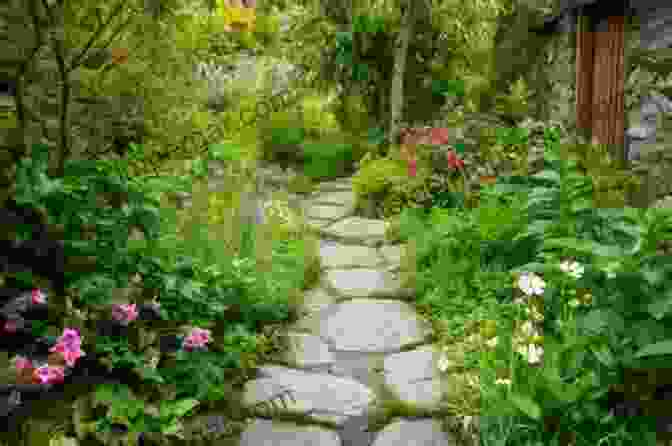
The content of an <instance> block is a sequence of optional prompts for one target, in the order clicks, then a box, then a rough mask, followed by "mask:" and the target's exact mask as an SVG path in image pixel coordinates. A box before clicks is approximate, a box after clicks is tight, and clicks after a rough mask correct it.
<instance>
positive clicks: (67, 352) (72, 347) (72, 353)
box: [49, 328, 86, 367]
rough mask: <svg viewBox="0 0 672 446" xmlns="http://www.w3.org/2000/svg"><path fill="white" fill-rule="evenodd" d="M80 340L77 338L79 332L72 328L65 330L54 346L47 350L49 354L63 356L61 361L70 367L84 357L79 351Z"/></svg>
mask: <svg viewBox="0 0 672 446" xmlns="http://www.w3.org/2000/svg"><path fill="white" fill-rule="evenodd" d="M81 346H82V339H81V338H80V337H79V332H78V331H77V330H75V329H73V328H66V329H64V330H63V334H62V335H61V337H60V338H58V341H57V343H56V345H54V346H53V347H52V348H50V349H49V351H50V352H58V353H60V354H61V355H62V356H63V359H64V360H65V362H66V363H67V364H68V366H70V367H72V366H74V365H75V362H76V361H77V360H78V359H79V358H81V357H82V356H86V355H85V354H84V352H83V351H82V350H81Z"/></svg>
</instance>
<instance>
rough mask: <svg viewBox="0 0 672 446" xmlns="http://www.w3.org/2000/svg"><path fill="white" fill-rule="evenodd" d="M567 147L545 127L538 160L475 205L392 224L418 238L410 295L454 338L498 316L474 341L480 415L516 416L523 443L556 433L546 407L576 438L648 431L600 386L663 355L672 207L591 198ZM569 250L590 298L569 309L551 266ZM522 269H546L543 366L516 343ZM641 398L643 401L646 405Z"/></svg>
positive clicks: (652, 365) (564, 282)
mask: <svg viewBox="0 0 672 446" xmlns="http://www.w3.org/2000/svg"><path fill="white" fill-rule="evenodd" d="M563 153H564V149H561V148H560V146H559V143H558V135H557V133H555V132H553V131H551V130H549V131H547V132H546V152H545V159H544V162H545V169H544V170H543V171H542V172H540V173H538V174H536V175H534V176H532V177H522V176H512V177H508V178H506V179H504V178H502V179H499V180H498V182H497V183H496V184H495V185H493V186H488V187H486V188H485V190H484V191H483V195H482V200H481V203H480V205H479V207H478V208H476V209H471V210H466V209H447V210H434V212H433V213H432V215H431V216H430V218H429V219H426V217H424V216H422V214H417V215H416V216H412V214H411V213H410V212H411V211H406V212H405V213H404V214H402V215H404V219H402V222H403V224H402V227H401V228H399V233H400V236H401V238H408V239H409V240H412V241H413V244H414V246H415V251H414V260H415V269H416V275H417V278H416V279H417V280H416V281H415V283H416V287H417V292H418V302H419V304H420V305H421V307H422V308H425V313H426V314H428V315H430V317H431V319H432V320H435V321H436V323H437V324H439V323H440V325H441V326H442V327H443V330H444V335H445V336H446V337H447V339H451V343H454V342H456V340H457V339H460V338H463V337H464V336H465V335H466V334H467V333H466V332H465V327H466V325H467V322H468V321H470V320H472V321H473V320H479V319H480V320H482V319H483V318H488V319H493V318H494V319H495V320H497V321H498V323H497V325H496V327H497V328H496V334H497V337H498V338H499V342H498V343H497V348H495V349H491V348H485V347H484V346H483V347H482V348H481V349H480V355H481V368H482V372H483V374H482V379H481V387H482V388H483V391H484V405H483V409H482V411H481V415H482V416H486V417H487V416H488V415H489V414H493V415H494V414H496V415H497V416H498V417H501V416H502V415H506V418H507V419H508V420H514V421H515V422H517V423H519V424H520V425H521V426H524V427H525V428H526V429H527V432H529V433H530V435H529V437H526V438H525V439H523V438H522V437H521V438H519V440H520V441H523V442H524V443H523V444H534V443H525V442H526V441H531V440H532V439H535V438H536V440H535V441H541V442H542V443H543V444H549V443H548V442H549V441H551V437H553V436H555V438H556V440H557V432H556V433H554V432H552V431H549V430H548V429H546V426H545V421H548V419H549V418H550V417H557V418H558V420H559V421H560V423H561V425H562V426H563V430H566V431H570V432H576V433H577V438H578V439H580V442H578V443H577V444H582V445H583V444H585V445H588V444H594V443H595V442H597V441H600V440H601V439H603V438H605V437H607V436H610V435H613V432H616V431H618V432H621V433H622V437H623V438H624V439H626V438H628V440H627V441H634V439H641V440H642V441H644V440H643V438H644V437H640V435H642V433H643V432H644V431H643V430H642V429H641V426H639V427H638V426H637V425H636V423H630V422H629V421H628V420H618V419H616V418H614V417H609V416H607V414H606V410H605V409H604V395H605V394H606V393H607V391H608V390H609V389H610V388H611V386H612V385H615V384H618V383H620V379H621V377H622V376H623V371H628V370H642V369H644V370H647V371H649V372H651V371H653V370H654V369H656V368H658V367H660V366H661V365H662V364H664V363H665V360H666V359H667V358H669V355H670V352H671V350H670V341H669V340H670V332H669V330H667V329H666V328H664V327H665V326H669V324H670V320H671V319H670V318H672V312H671V311H670V307H669V305H667V304H666V303H665V302H667V301H668V300H669V289H668V288H669V284H670V283H672V282H670V277H669V274H670V262H669V261H668V260H666V259H665V258H664V257H663V256H660V255H659V254H657V252H656V243H655V242H654V241H653V240H654V239H655V238H658V239H666V238H669V236H670V232H671V231H672V214H670V211H669V210H664V209H661V210H658V209H651V210H646V211H645V210H636V209H632V208H623V207H622V208H617V209H599V208H596V207H595V206H594V205H593V201H592V196H593V189H592V182H591V178H588V177H585V176H584V175H583V174H582V173H580V171H579V169H578V166H577V163H576V162H575V161H572V160H569V159H567V158H566V157H564V156H563ZM566 258H572V259H577V260H578V261H579V262H580V263H581V264H583V265H585V273H584V274H583V276H582V277H581V278H580V279H579V280H578V281H577V282H575V283H576V285H575V286H576V288H577V289H576V290H575V293H578V292H579V291H581V290H585V291H587V292H589V293H590V295H591V296H592V302H593V303H592V304H591V305H589V306H587V307H579V309H577V310H574V311H573V312H570V311H568V308H569V305H568V303H567V301H568V298H567V297H566V295H565V293H566V292H568V291H567V290H568V288H567V287H568V284H570V282H569V281H568V279H567V278H566V276H565V275H562V276H561V275H559V274H560V272H559V270H558V269H557V268H558V267H557V264H558V263H559V261H560V259H566ZM529 271H534V272H536V273H538V274H543V279H544V281H545V283H546V289H545V292H544V294H543V299H541V300H540V302H543V307H542V308H543V317H544V324H543V325H544V332H543V337H544V344H543V349H544V359H543V364H542V365H541V366H539V367H532V366H529V365H528V364H526V363H522V360H521V359H519V357H518V356H516V355H517V354H518V353H516V352H514V349H513V348H512V345H513V333H512V331H511V330H512V327H513V323H514V321H515V320H516V319H518V318H520V316H521V311H520V310H521V308H520V305H519V304H517V303H514V302H512V300H513V299H512V297H515V296H516V294H515V292H516V291H517V290H516V288H515V286H516V285H515V281H513V280H511V279H512V278H511V274H514V277H516V276H515V275H516V274H519V273H522V272H529ZM572 283H574V282H572ZM569 295H570V296H571V294H569ZM632 296H637V299H632ZM502 373H504V374H505V375H504V376H506V377H508V378H510V379H511V381H512V382H513V384H512V387H511V388H510V390H502V389H501V385H499V384H495V379H499V378H500V377H501V376H502ZM649 376H650V374H649ZM656 379H657V381H656V383H657V384H658V385H660V384H664V383H667V382H668V381H667V380H666V378H664V377H662V376H658V377H657V378H656ZM626 384H627V383H626ZM498 386H499V387H498ZM653 387H655V384H654V385H652V386H650V388H653ZM642 394H646V392H642ZM644 399H645V398H644V397H643V398H642V404H643V405H644V407H649V408H648V409H645V410H649V411H653V410H654V407H655V406H654V405H650V406H649V405H647V404H648V403H644V402H643V401H644ZM648 413H649V414H653V413H655V412H648ZM647 428H650V426H648V427H647ZM645 430H646V429H645ZM482 434H483V435H484V437H483V438H484V440H486V441H490V440H492V441H494V440H495V438H496V436H493V435H495V434H494V433H493V431H492V430H490V428H488V429H487V430H485V431H483V432H482ZM500 434H501V433H500ZM510 434H512V432H510ZM498 435H499V434H498ZM516 438H518V437H516ZM624 441H625V440H624ZM627 441H626V443H618V444H627Z"/></svg>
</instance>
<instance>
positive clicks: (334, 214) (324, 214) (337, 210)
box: [305, 204, 355, 220]
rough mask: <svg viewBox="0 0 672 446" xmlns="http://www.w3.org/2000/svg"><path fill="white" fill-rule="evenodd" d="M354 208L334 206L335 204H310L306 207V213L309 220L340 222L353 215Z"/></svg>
mask: <svg viewBox="0 0 672 446" xmlns="http://www.w3.org/2000/svg"><path fill="white" fill-rule="evenodd" d="M354 211H355V210H354V208H353V207H347V206H340V205H333V204H308V205H306V207H305V213H306V215H307V216H308V218H318V219H321V220H339V219H341V218H344V217H347V216H349V215H352V213H353V212H354Z"/></svg>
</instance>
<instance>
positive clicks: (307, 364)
mask: <svg viewBox="0 0 672 446" xmlns="http://www.w3.org/2000/svg"><path fill="white" fill-rule="evenodd" d="M287 341H288V349H287V351H285V352H283V355H282V360H283V361H284V362H286V363H287V364H289V365H290V366H292V367H296V368H300V369H309V368H313V367H324V366H330V365H332V364H333V363H334V362H335V361H336V360H335V357H334V354H333V353H332V352H330V351H329V345H327V344H326V343H325V342H323V341H322V339H321V338H320V337H319V336H314V335H311V334H308V333H295V332H294V333H293V332H290V333H287Z"/></svg>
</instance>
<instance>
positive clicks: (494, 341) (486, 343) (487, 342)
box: [485, 336, 498, 348]
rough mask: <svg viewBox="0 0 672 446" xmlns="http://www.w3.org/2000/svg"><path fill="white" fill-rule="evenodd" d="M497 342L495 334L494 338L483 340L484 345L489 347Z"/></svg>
mask: <svg viewBox="0 0 672 446" xmlns="http://www.w3.org/2000/svg"><path fill="white" fill-rule="evenodd" d="M497 342H498V339H497V336H495V337H494V338H492V339H489V340H487V341H485V345H487V346H488V347H490V348H495V347H496V346H497Z"/></svg>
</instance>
